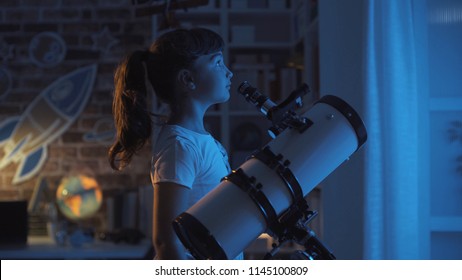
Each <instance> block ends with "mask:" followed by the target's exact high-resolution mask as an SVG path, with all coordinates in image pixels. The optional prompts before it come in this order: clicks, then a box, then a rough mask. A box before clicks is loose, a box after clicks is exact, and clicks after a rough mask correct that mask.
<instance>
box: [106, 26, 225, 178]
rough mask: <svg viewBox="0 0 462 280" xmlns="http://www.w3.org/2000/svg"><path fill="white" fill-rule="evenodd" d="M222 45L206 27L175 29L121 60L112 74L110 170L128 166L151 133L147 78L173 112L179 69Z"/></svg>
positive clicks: (215, 50) (176, 98)
mask: <svg viewBox="0 0 462 280" xmlns="http://www.w3.org/2000/svg"><path fill="white" fill-rule="evenodd" d="M223 46H224V42H223V39H222V38H221V37H220V35H218V34H216V33H215V32H213V31H210V30H208V29H203V28H193V29H189V30H187V29H176V30H173V31H169V32H167V33H164V34H163V35H161V36H160V37H159V38H158V39H157V40H156V41H155V42H154V43H153V44H152V45H151V46H150V48H149V50H147V51H135V52H133V53H131V54H129V55H127V56H126V57H125V58H124V59H123V60H122V61H121V63H120V64H119V66H118V67H117V69H116V71H115V75H114V87H115V89H114V100H113V103H112V113H113V115H114V123H115V128H116V139H115V142H114V143H113V145H112V146H111V147H110V149H109V154H108V157H109V164H110V165H111V167H112V168H113V169H115V170H121V169H123V168H124V167H125V166H127V165H128V164H129V163H130V160H131V158H132V156H133V155H134V154H135V153H136V152H138V151H139V150H140V149H141V148H142V147H143V146H144V144H145V143H146V141H148V140H149V138H150V136H151V129H152V120H151V115H153V113H154V112H152V113H151V112H150V111H149V110H148V104H147V88H146V78H147V80H148V81H149V82H150V84H151V85H152V88H153V89H154V92H155V94H156V95H157V97H158V98H159V99H160V100H161V101H163V102H165V103H166V104H168V105H169V106H170V109H171V112H172V114H174V113H175V112H176V111H177V109H176V105H177V104H178V98H180V97H179V96H176V95H175V91H174V87H175V83H176V76H177V75H178V72H179V71H180V70H181V69H189V68H190V67H191V66H192V64H193V63H194V61H195V60H196V59H197V58H198V57H200V56H202V55H206V54H210V53H214V52H218V51H221V50H222V49H223ZM145 67H146V68H145ZM145 69H146V70H145Z"/></svg>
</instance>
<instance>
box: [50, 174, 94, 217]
mask: <svg viewBox="0 0 462 280" xmlns="http://www.w3.org/2000/svg"><path fill="white" fill-rule="evenodd" d="M102 199H103V192H102V191H101V188H100V186H99V184H98V182H97V181H96V180H95V179H94V178H91V177H88V176H84V175H79V176H71V177H65V178H63V179H62V180H61V183H60V184H59V186H58V189H57V190H56V204H57V205H58V208H59V210H60V211H61V213H63V215H64V216H66V217H67V218H69V219H71V220H81V219H85V218H88V217H91V216H93V215H94V214H95V213H96V212H97V211H98V210H99V208H100V206H101V202H102Z"/></svg>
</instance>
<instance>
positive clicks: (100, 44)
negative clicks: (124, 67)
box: [91, 26, 119, 53]
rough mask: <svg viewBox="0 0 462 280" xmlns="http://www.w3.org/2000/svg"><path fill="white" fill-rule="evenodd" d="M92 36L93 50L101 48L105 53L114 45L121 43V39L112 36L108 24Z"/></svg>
mask: <svg viewBox="0 0 462 280" xmlns="http://www.w3.org/2000/svg"><path fill="white" fill-rule="evenodd" d="M91 38H92V40H93V50H99V51H101V52H103V53H108V52H109V51H110V50H111V48H112V47H113V46H115V45H116V44H117V43H119V40H117V39H116V38H114V36H112V34H111V32H110V31H109V28H108V27H107V26H106V27H104V29H103V30H102V31H100V32H99V33H98V34H94V35H92V36H91Z"/></svg>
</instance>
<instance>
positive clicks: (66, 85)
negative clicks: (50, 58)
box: [0, 64, 97, 184]
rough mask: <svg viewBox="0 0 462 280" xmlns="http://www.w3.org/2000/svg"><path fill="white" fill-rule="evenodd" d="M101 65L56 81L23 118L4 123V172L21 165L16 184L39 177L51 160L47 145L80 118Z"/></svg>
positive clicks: (0, 130) (0, 145)
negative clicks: (11, 166) (6, 168)
mask: <svg viewBox="0 0 462 280" xmlns="http://www.w3.org/2000/svg"><path fill="white" fill-rule="evenodd" d="M96 70H97V65H96V64H92V65H89V66H86V67H82V68H79V69H77V70H75V71H73V72H71V73H69V74H67V75H65V76H63V77H61V78H59V79H58V80H56V81H54V82H53V83H52V84H50V85H49V86H48V87H47V88H45V89H44V90H43V91H42V92H41V93H40V94H39V95H38V96H37V97H36V98H35V99H34V100H33V101H32V103H31V104H30V105H29V106H28V107H27V108H26V110H25V112H24V113H23V114H22V115H21V116H16V117H11V118H8V119H6V120H5V121H3V122H2V123H0V149H2V150H3V157H2V158H0V170H1V169H3V168H5V167H6V166H8V165H9V164H11V163H18V164H19V165H18V168H17V170H16V174H15V175H14V178H13V182H12V183H13V184H18V183H21V182H24V181H26V180H28V179H30V178H31V177H33V176H34V175H36V174H37V173H38V172H39V171H40V169H41V168H42V166H43V164H44V163H45V159H46V157H47V146H48V145H49V144H50V143H51V142H53V141H54V140H55V139H56V138H58V137H59V136H61V135H62V134H63V133H64V132H65V131H66V130H67V129H68V128H69V127H70V126H71V125H72V123H73V122H74V121H75V120H76V119H77V118H78V116H79V115H80V113H81V112H82V111H83V109H84V107H85V105H86V104H87V102H88V99H89V97H90V95H91V92H92V88H93V84H94V81H95V77H96Z"/></svg>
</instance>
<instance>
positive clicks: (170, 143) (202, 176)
mask: <svg viewBox="0 0 462 280" xmlns="http://www.w3.org/2000/svg"><path fill="white" fill-rule="evenodd" d="M153 152H154V153H153V157H152V170H151V180H152V183H153V184H155V183H160V182H171V183H176V184H180V185H183V186H185V187H186V188H189V189H191V194H190V197H189V202H188V207H187V208H189V207H191V206H192V205H193V204H194V203H196V202H197V201H198V200H199V199H201V198H202V197H203V196H204V195H206V194H207V193H208V192H210V191H211V190H212V189H213V188H215V187H216V186H217V185H218V184H219V183H220V180H221V179H222V178H223V177H224V176H226V175H228V174H229V173H230V172H231V168H230V166H229V162H228V155H227V153H226V150H225V149H224V148H223V146H222V145H221V144H220V143H219V142H218V141H217V140H215V138H213V136H212V135H210V134H201V133H197V132H194V131H192V130H189V129H186V128H184V127H181V126H177V125H164V126H163V127H162V128H161V131H160V132H159V135H158V137H157V140H156V142H155V143H154V151H153Z"/></svg>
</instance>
